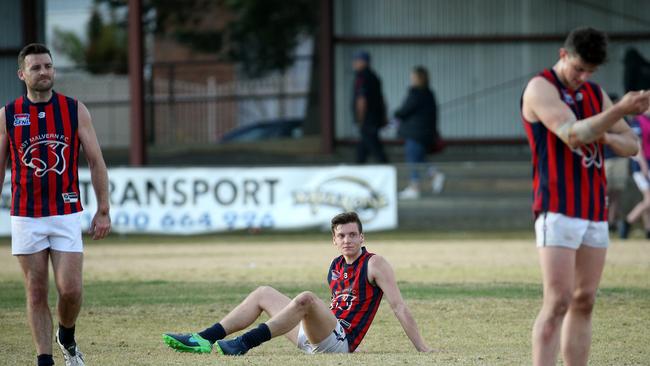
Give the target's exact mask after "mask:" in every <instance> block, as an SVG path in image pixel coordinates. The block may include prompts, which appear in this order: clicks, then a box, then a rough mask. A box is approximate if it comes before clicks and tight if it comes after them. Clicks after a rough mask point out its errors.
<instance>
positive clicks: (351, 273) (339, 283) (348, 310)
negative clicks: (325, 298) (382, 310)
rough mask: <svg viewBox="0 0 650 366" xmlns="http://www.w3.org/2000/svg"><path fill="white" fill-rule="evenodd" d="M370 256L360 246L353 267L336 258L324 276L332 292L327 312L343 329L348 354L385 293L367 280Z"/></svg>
mask: <svg viewBox="0 0 650 366" xmlns="http://www.w3.org/2000/svg"><path fill="white" fill-rule="evenodd" d="M373 255H374V254H373V253H369V252H368V251H367V250H366V248H365V247H362V248H361V256H360V257H359V258H357V260H355V261H354V263H352V264H347V263H346V262H345V258H344V257H343V256H339V257H337V258H335V259H334V260H333V261H332V265H330V269H329V273H328V275H327V281H328V282H329V286H330V289H331V290H332V300H331V303H330V310H331V311H332V313H333V314H334V316H335V317H336V318H337V319H338V320H339V322H340V323H341V325H342V326H343V328H344V329H345V333H346V338H347V340H348V347H349V349H350V352H354V350H355V349H356V348H357V347H358V346H359V344H360V343H361V340H362V339H363V337H364V336H365V335H366V333H367V332H368V329H369V328H370V324H372V320H373V319H374V317H375V314H376V313H377V309H378V308H379V303H380V302H381V298H382V296H383V294H384V293H383V291H382V290H381V289H380V288H379V287H377V286H375V285H373V284H371V283H370V281H369V280H368V262H369V261H370V258H371V257H372V256H373Z"/></svg>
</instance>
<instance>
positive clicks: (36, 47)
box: [18, 43, 52, 69]
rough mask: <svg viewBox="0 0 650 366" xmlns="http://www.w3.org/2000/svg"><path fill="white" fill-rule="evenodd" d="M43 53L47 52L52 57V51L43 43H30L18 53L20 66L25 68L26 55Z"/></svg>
mask: <svg viewBox="0 0 650 366" xmlns="http://www.w3.org/2000/svg"><path fill="white" fill-rule="evenodd" d="M43 53H47V54H48V55H50V58H52V53H51V52H50V49H49V48H47V46H45V45H44V44H42V43H30V44H28V45H27V46H25V47H23V49H22V50H20V52H19V53H18V67H19V68H21V69H22V68H23V66H24V65H25V57H27V56H28V55H40V54H43Z"/></svg>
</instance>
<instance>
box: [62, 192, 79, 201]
mask: <svg viewBox="0 0 650 366" xmlns="http://www.w3.org/2000/svg"><path fill="white" fill-rule="evenodd" d="M61 196H63V202H65V203H77V202H79V195H78V194H77V192H69V193H62V194H61Z"/></svg>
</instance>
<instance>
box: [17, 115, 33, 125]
mask: <svg viewBox="0 0 650 366" xmlns="http://www.w3.org/2000/svg"><path fill="white" fill-rule="evenodd" d="M30 124H31V122H30V121H29V113H17V114H14V127H16V126H29V125H30Z"/></svg>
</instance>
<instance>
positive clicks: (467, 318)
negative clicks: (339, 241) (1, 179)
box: [0, 236, 650, 366]
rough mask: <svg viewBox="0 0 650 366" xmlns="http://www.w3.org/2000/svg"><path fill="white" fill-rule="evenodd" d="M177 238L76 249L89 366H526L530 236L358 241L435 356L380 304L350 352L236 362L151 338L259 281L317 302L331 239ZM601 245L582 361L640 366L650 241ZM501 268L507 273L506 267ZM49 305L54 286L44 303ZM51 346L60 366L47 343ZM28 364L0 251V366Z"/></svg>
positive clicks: (14, 282) (212, 312)
mask: <svg viewBox="0 0 650 366" xmlns="http://www.w3.org/2000/svg"><path fill="white" fill-rule="evenodd" d="M294 239H295V240H296V241H299V242H301V243H303V244H304V245H295V243H293V241H294ZM185 240H187V241H188V243H184V244H180V243H177V245H172V244H166V243H162V244H161V243H160V242H159V241H158V240H157V239H156V240H152V241H151V242H150V243H145V242H139V241H135V242H134V243H132V244H131V245H126V243H105V244H102V245H100V244H97V245H95V244H93V245H89V246H88V247H87V250H86V269H85V278H86V281H85V287H84V291H85V293H84V305H83V308H82V312H81V314H80V317H79V320H78V323H77V334H78V340H79V344H80V347H81V349H82V351H84V352H85V353H86V356H87V357H86V359H87V361H88V364H89V365H108V366H112V365H116V366H117V365H120V366H123V365H215V364H228V365H269V364H278V365H289V366H291V365H301V366H302V365H343V364H350V365H395V364H399V365H430V364H438V365H525V364H530V361H529V360H530V330H531V326H532V323H533V320H534V318H535V316H536V314H537V311H538V309H539V306H540V300H541V286H540V284H539V281H538V278H539V269H538V267H537V258H536V254H535V250H534V247H533V244H531V243H530V242H529V240H528V239H526V240H513V239H508V240H486V241H477V240H469V239H462V238H456V237H455V238H454V239H453V240H442V239H435V240H433V241H432V242H430V241H429V239H427V240H426V241H425V240H423V239H412V238H404V237H402V236H400V237H399V238H398V239H392V240H391V239H385V240H382V241H379V240H378V239H377V238H375V240H376V241H375V243H376V244H373V245H371V246H369V249H371V250H374V251H376V252H378V253H381V254H382V255H384V256H386V258H388V259H389V260H390V261H391V263H393V265H394V267H395V271H396V274H397V276H398V278H400V279H402V280H401V281H400V283H399V285H400V288H401V290H402V294H403V296H404V298H405V299H406V300H407V303H408V305H409V307H410V308H411V310H412V312H413V314H414V316H415V318H416V320H417V322H418V325H419V326H420V329H421V331H422V333H423V335H424V337H425V339H426V340H427V341H428V343H429V344H430V345H431V346H432V347H433V348H435V349H437V350H438V352H436V353H432V354H418V353H416V352H415V351H414V349H413V346H412V345H411V344H410V342H409V340H408V338H407V337H406V336H405V335H404V333H403V331H402V330H401V327H400V325H399V323H398V322H397V321H396V319H395V317H394V316H393V315H392V313H391V311H390V308H389V307H388V306H387V304H386V303H385V301H384V303H383V304H382V306H381V307H380V310H379V313H378V315H377V317H376V320H375V322H374V324H373V326H372V328H371V330H370V332H369V333H368V335H367V336H366V338H365V340H364V342H363V343H362V346H361V352H360V353H358V354H354V355H317V356H310V355H303V354H301V353H300V352H299V351H298V350H296V349H295V347H294V346H293V345H291V344H290V343H289V342H288V341H286V340H285V339H282V338H280V339H274V340H272V341H271V342H269V343H268V344H265V345H263V346H262V347H259V348H257V349H254V350H253V351H252V352H251V353H250V354H249V355H247V356H245V357H240V358H231V357H218V356H216V355H214V354H211V355H193V354H179V353H175V352H173V351H171V350H170V349H169V348H167V347H166V346H165V345H164V344H163V342H162V340H161V337H160V335H161V333H163V332H166V331H196V330H200V329H202V328H203V327H205V326H208V325H211V324H212V323H213V322H215V321H217V320H218V319H219V318H220V317H222V316H223V315H225V314H226V313H227V311H228V310H229V309H231V308H232V307H234V306H235V305H236V304H237V303H238V302H239V301H241V299H243V298H244V297H245V296H246V294H248V293H249V292H250V291H251V290H253V289H254V288H255V287H256V286H258V285H261V284H269V285H273V286H274V287H276V288H277V289H279V290H281V291H282V292H284V293H286V294H287V295H289V296H292V295H295V294H297V293H299V292H301V291H304V290H311V291H314V292H315V293H316V294H317V295H319V296H320V297H321V298H322V299H324V300H325V299H326V298H327V295H328V294H327V288H326V286H325V283H324V281H323V280H322V277H323V276H324V275H325V270H326V268H327V266H328V265H329V261H330V259H331V258H332V257H333V256H334V255H335V252H334V251H333V249H332V248H331V244H328V243H327V242H325V243H322V241H321V243H314V240H313V238H309V237H307V238H300V239H298V238H292V240H291V241H292V243H285V242H276V241H268V242H267V241H263V242H259V241H258V242H255V241H250V242H246V245H239V243H237V244H231V243H229V241H226V242H220V243H218V244H216V243H210V242H201V241H200V240H199V242H198V243H197V242H196V241H194V240H193V239H187V238H186V239H185ZM4 249H8V248H4ZM610 252H611V253H610V258H608V264H607V268H606V270H605V276H604V279H603V285H602V286H601V289H600V291H599V296H598V300H597V306H596V311H595V314H594V326H593V328H594V339H593V346H592V355H591V360H590V365H648V364H650V351H648V349H649V348H648V344H650V332H648V329H650V246H648V244H646V243H644V242H628V243H626V244H625V245H620V244H616V245H614V246H613V247H612V250H611V251H610ZM5 253H6V251H5ZM468 253H469V254H468ZM288 256H293V258H295V259H294V260H293V261H292V260H287V258H288ZM477 257H478V258H477ZM512 266H515V267H516V268H517V270H516V271H510V270H509V268H510V267H512ZM450 268H452V270H450ZM404 279H407V280H404ZM55 303H56V293H55V290H54V287H53V285H51V290H50V304H51V305H52V307H54V304H55ZM53 313H54V314H55V312H54V309H53ZM261 320H262V319H261ZM54 353H55V358H56V362H57V365H62V364H63V360H62V359H61V357H60V354H59V352H58V350H56V349H55V352H54ZM34 358H35V353H34V346H33V344H32V342H31V336H30V334H29V331H28V328H27V321H26V316H25V311H24V290H23V285H22V281H21V278H20V271H19V269H18V266H17V265H16V263H15V259H14V258H12V257H10V256H9V255H7V254H3V255H0V365H27V364H33V363H34Z"/></svg>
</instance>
